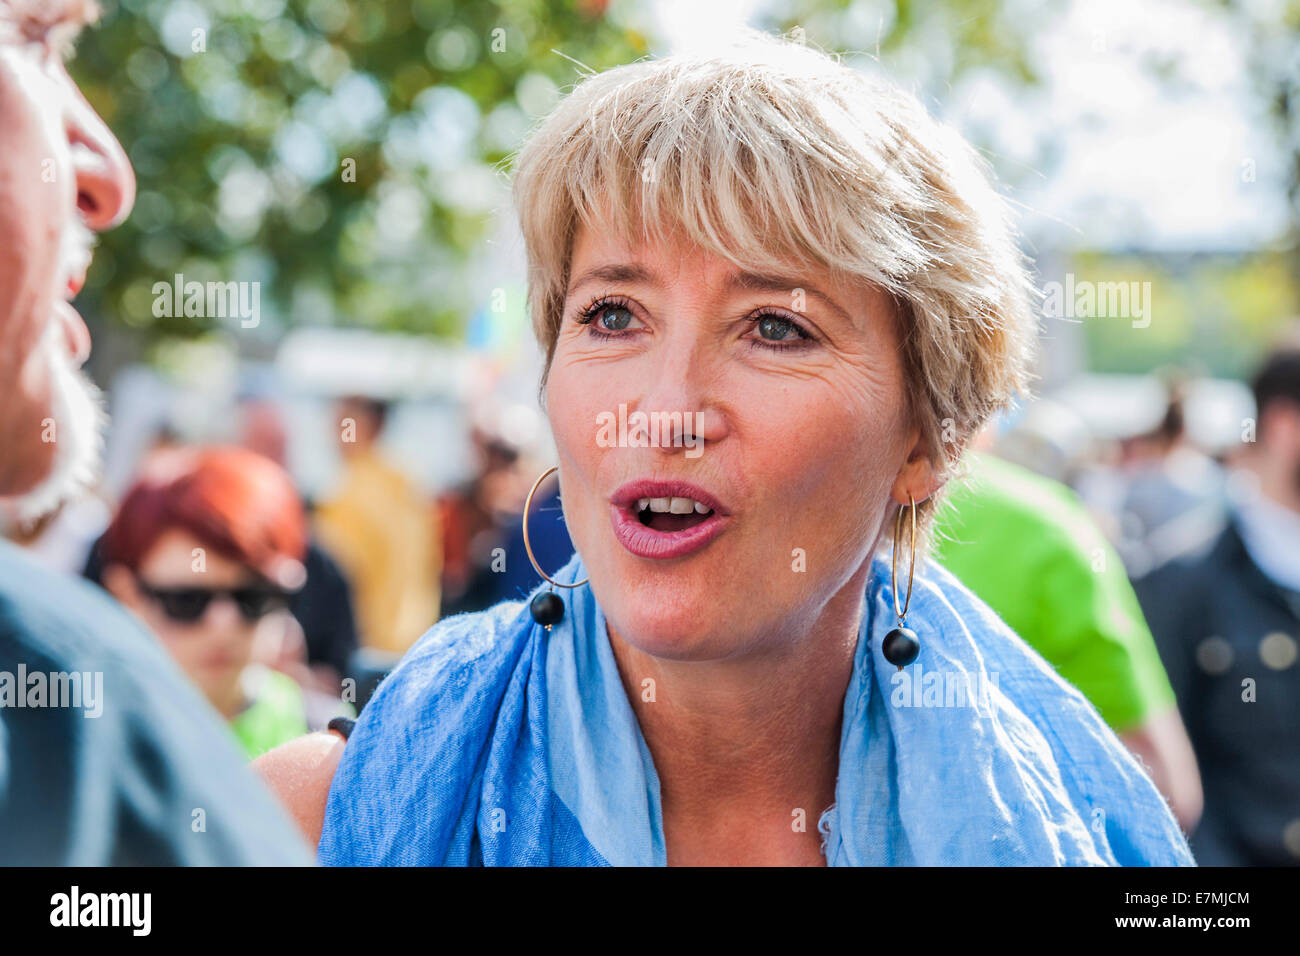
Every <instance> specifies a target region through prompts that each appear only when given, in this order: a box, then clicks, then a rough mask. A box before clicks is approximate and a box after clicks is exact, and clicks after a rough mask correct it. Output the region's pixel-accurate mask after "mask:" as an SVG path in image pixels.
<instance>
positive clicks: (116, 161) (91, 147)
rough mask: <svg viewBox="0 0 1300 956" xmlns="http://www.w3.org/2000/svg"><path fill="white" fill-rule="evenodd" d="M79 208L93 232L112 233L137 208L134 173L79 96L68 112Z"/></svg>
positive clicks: (91, 110) (104, 126) (124, 156)
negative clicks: (106, 230) (113, 228)
mask: <svg viewBox="0 0 1300 956" xmlns="http://www.w3.org/2000/svg"><path fill="white" fill-rule="evenodd" d="M65 122H66V125H67V134H68V146H69V147H70V149H71V153H72V169H73V172H74V174H75V175H76V178H77V208H78V209H79V210H81V215H82V217H83V218H84V219H85V222H86V225H87V226H89V227H90V228H91V229H96V230H102V229H110V228H112V227H113V226H116V225H118V224H119V223H121V222H122V220H123V219H125V218H126V217H127V215H128V214H129V213H130V212H131V207H132V206H133V205H134V204H135V173H134V171H133V170H132V169H131V161H130V160H129V159H127V158H126V152H125V150H123V149H122V144H121V143H119V142H118V141H117V137H116V136H114V135H113V134H112V132H110V131H109V128H108V127H107V126H106V125H105V124H104V121H103V120H102V119H100V118H99V114H98V113H96V112H95V111H94V109H93V108H92V107H91V105H90V104H89V103H87V102H86V101H85V99H83V98H82V97H81V95H80V93H78V94H77V95H76V96H75V97H74V98H73V101H72V104H71V105H70V106H69V108H68V111H67V118H66V120H65Z"/></svg>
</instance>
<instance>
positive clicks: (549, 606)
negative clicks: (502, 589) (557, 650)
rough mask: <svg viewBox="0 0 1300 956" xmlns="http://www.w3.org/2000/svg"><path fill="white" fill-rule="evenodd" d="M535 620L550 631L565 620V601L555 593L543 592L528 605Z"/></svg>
mask: <svg viewBox="0 0 1300 956" xmlns="http://www.w3.org/2000/svg"><path fill="white" fill-rule="evenodd" d="M528 610H529V611H530V612H531V613H532V615H533V620H534V621H536V622H537V623H538V624H540V625H542V627H544V628H546V629H547V630H548V631H549V630H550V629H551V628H552V627H554V626H555V625H556V624H559V623H560V621H562V620H564V601H562V600H561V599H560V596H559V595H558V594H556V593H555V592H554V591H543V592H542V593H541V594H539V595H537V597H535V598H533V600H532V603H531V604H529V605H528Z"/></svg>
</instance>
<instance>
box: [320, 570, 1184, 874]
mask: <svg viewBox="0 0 1300 956" xmlns="http://www.w3.org/2000/svg"><path fill="white" fill-rule="evenodd" d="M584 577H586V571H585V569H584V568H583V565H582V562H581V560H580V559H579V558H578V557H577V556H576V555H575V556H574V558H573V560H571V561H570V562H569V564H568V565H567V566H566V567H565V568H564V569H563V570H562V571H561V572H559V573H558V574H557V575H555V578H556V580H558V581H561V582H566V583H572V582H574V581H580V580H582V579H583V578H584ZM889 579H890V574H889V562H888V559H887V557H885V556H877V557H876V558H875V560H874V561H873V563H872V567H871V574H870V577H869V581H868V586H867V593H866V613H865V614H864V615H863V622H862V630H861V633H860V635H859V641H858V646H857V652H856V655H855V666H854V671H853V676H852V678H851V680H850V683H849V688H848V692H847V694H846V695H845V699H844V719H843V729H842V735H841V741H840V763H839V775H838V779H837V782H836V786H835V804H834V805H833V806H832V807H830V808H829V809H827V810H826V811H825V812H823V813H822V814H821V816H820V818H819V820H818V821H817V826H818V828H819V830H820V831H821V834H822V840H823V844H822V845H823V852H824V853H825V856H826V859H827V862H828V863H830V864H831V865H832V866H861V865H967V866H971V865H973V866H1002V865H1116V864H1118V865H1191V864H1192V862H1193V861H1192V857H1191V853H1190V852H1189V850H1188V848H1187V843H1186V841H1185V840H1184V839H1183V836H1182V834H1181V832H1180V831H1179V828H1178V824H1177V822H1176V821H1175V820H1174V818H1173V816H1172V814H1171V813H1170V811H1169V809H1168V807H1167V806H1166V805H1165V802H1164V800H1163V799H1162V798H1161V796H1160V794H1159V793H1158V792H1157V790H1156V789H1155V787H1154V786H1153V785H1152V783H1151V781H1150V780H1149V779H1147V777H1146V775H1145V774H1144V773H1143V771H1142V770H1141V769H1140V768H1139V766H1138V764H1137V762H1136V761H1135V760H1134V758H1133V757H1132V756H1131V755H1130V754H1129V752H1128V751H1127V750H1126V749H1125V748H1124V746H1123V745H1122V744H1121V743H1120V742H1119V740H1118V739H1117V738H1116V737H1115V735H1114V734H1113V733H1112V732H1111V730H1110V729H1109V728H1108V727H1107V726H1106V725H1105V723H1103V722H1102V720H1101V718H1100V717H1099V716H1098V714H1097V711H1096V710H1095V709H1094V708H1093V706H1092V705H1091V704H1089V703H1088V701H1087V700H1085V699H1084V697H1083V696H1082V695H1081V694H1080V693H1079V692H1078V691H1077V690H1075V689H1074V688H1073V687H1072V686H1070V685H1068V684H1066V683H1065V682H1064V681H1063V680H1061V678H1060V677H1058V676H1057V675H1056V672H1055V671H1054V670H1053V669H1052V668H1051V666H1050V665H1049V664H1047V662H1046V661H1044V660H1043V659H1042V658H1041V657H1040V656H1039V655H1038V654H1037V653H1035V652H1034V651H1033V650H1032V649H1030V648H1029V647H1028V646H1027V645H1026V644H1025V643H1024V642H1023V641H1022V640H1021V639H1020V638H1019V637H1017V636H1016V635H1015V634H1014V633H1013V632H1012V631H1011V630H1010V628H1008V627H1007V625H1006V624H1004V623H1003V621H1002V620H1001V618H999V617H998V616H997V615H996V614H995V613H994V612H993V611H992V610H990V609H989V608H988V607H987V606H986V605H985V604H983V603H982V602H981V601H980V600H979V599H978V598H976V597H975V596H974V595H973V594H971V593H970V591H968V590H966V588H965V587H963V586H962V585H961V584H960V583H959V582H958V581H957V580H956V579H955V578H954V577H952V575H951V574H949V573H948V572H947V571H946V570H944V569H943V568H942V567H940V566H938V565H936V564H934V563H932V562H927V563H925V564H924V566H918V568H917V576H916V581H915V585H914V589H913V592H912V598H911V607H910V609H909V612H908V626H909V627H912V628H913V629H914V630H915V631H916V632H917V634H918V635H919V636H920V639H921V653H920V656H919V657H918V658H917V660H916V662H915V663H913V664H912V665H910V666H909V667H908V668H906V669H905V670H903V671H902V672H899V671H898V670H897V669H896V668H895V667H893V666H892V665H890V664H889V663H887V662H886V661H885V659H884V657H883V655H882V654H881V651H880V647H881V642H882V640H883V639H884V636H885V635H886V634H887V633H888V632H889V630H890V629H891V628H892V627H893V626H894V625H895V623H896V619H895V617H894V615H893V605H892V595H891V592H890V583H889ZM564 597H565V603H566V605H567V610H566V613H565V616H564V619H563V620H562V621H561V622H560V623H559V624H558V625H556V626H555V627H554V628H553V629H552V631H551V632H550V634H547V632H546V631H545V630H544V629H543V628H541V627H540V626H538V625H537V624H535V623H534V622H533V620H532V618H531V617H530V615H529V613H528V606H527V603H526V602H525V603H519V602H508V603H503V604H499V605H497V606H496V607H493V608H491V609H489V610H487V611H483V612H480V613H476V614H462V615H458V616H456V617H452V618H448V619H445V620H443V621H441V622H440V623H439V624H438V625H437V626H436V627H434V628H433V629H432V630H431V631H430V632H429V633H428V634H426V635H425V636H424V637H423V638H422V639H421V640H420V642H419V643H418V644H416V645H415V647H413V648H412V649H411V650H410V651H409V652H408V653H407V655H406V657H405V658H404V659H403V660H402V662H401V664H399V665H398V667H397V668H396V669H395V670H394V671H393V673H392V674H391V675H389V677H388V678H387V679H386V680H385V681H384V682H383V684H381V685H380V687H379V689H378V690H377V691H376V693H375V696H374V697H373V698H372V699H371V701H370V702H369V704H367V706H366V708H365V709H364V710H363V711H362V714H361V718H360V719H359V720H358V722H357V724H356V727H355V728H354V730H353V733H352V736H351V739H350V740H349V741H348V744H347V747H346V749H345V751H344V755H343V759H342V762H341V763H340V765H339V768H338V771H337V772H336V774H335V776H334V783H333V786H332V788H331V790H330V795H329V802H328V805H327V808H326V815H325V824H324V829H323V832H322V835H321V842H320V861H321V863H323V864H327V865H329V864H333V865H368V864H384V865H392V864H416V865H439V864H447V865H466V864H468V865H478V864H485V865H529V864H541V865H604V864H612V865H615V866H654V865H663V864H664V862H665V851H664V836H663V818H662V813H661V809H660V801H659V778H658V776H657V774H656V773H655V767H654V762H653V760H652V758H651V755H650V752H649V749H648V748H647V746H646V743H645V740H644V738H643V737H642V735H641V731H640V728H639V726H638V724H637V721H636V717H635V715H634V713H633V711H632V707H631V705H630V703H629V702H628V699H627V695H626V693H625V691H624V689H623V684H622V681H621V680H620V678H619V671H618V667H617V665H616V664H615V661H614V656H613V652H612V651H611V649H610V645H609V640H608V637H607V633H606V630H605V618H604V615H603V614H602V613H601V610H600V607H599V606H598V605H597V603H596V601H595V599H594V597H593V596H592V593H591V590H590V587H589V586H587V585H584V586H582V587H580V588H576V589H573V590H571V591H567V592H565V594H564Z"/></svg>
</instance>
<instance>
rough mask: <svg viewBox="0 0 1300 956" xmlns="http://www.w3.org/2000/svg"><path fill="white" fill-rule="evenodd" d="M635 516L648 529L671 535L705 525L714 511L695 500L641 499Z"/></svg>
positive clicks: (637, 503)
mask: <svg viewBox="0 0 1300 956" xmlns="http://www.w3.org/2000/svg"><path fill="white" fill-rule="evenodd" d="M635 514H636V518H637V520H638V521H640V522H641V524H643V525H645V526H646V527H647V528H653V529H654V530H655V531H664V532H669V533H671V532H675V531H685V530H687V529H688V528H694V527H696V526H697V525H701V524H703V523H704V522H705V521H707V520H708V519H709V516H710V515H712V514H713V509H712V508H710V507H709V506H708V505H705V504H703V503H701V502H699V501H696V500H695V499H694V498H640V499H638V500H637V502H636V507H635Z"/></svg>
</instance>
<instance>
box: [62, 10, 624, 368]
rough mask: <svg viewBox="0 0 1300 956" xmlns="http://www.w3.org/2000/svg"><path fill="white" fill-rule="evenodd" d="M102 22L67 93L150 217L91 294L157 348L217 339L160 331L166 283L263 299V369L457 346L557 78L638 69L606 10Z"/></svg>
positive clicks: (130, 232) (131, 15) (122, 236)
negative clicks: (352, 333)
mask: <svg viewBox="0 0 1300 956" xmlns="http://www.w3.org/2000/svg"><path fill="white" fill-rule="evenodd" d="M103 6H104V7H105V13H104V16H103V17H102V18H101V21H100V23H99V24H98V25H97V26H96V27H94V28H92V29H90V30H87V31H85V33H84V34H83V36H82V38H81V40H80V42H79V44H78V49H77V55H76V57H75V60H74V61H73V63H72V64H71V71H72V72H73V75H74V77H75V78H76V80H77V81H78V83H79V84H80V85H81V87H82V89H83V90H84V92H85V94H86V96H87V98H88V99H89V100H90V102H91V103H92V105H94V106H95V107H96V108H97V109H98V110H99V112H100V113H101V115H102V116H103V117H104V118H105V120H106V121H107V122H108V124H109V126H110V127H111V128H112V129H113V130H114V131H115V132H116V133H117V135H118V137H119V139H120V140H121V141H122V143H123V144H124V145H125V146H126V149H127V151H128V153H129V154H130V157H131V161H132V163H133V165H134V166H135V170H136V175H137V180H138V184H139V198H138V201H137V203H136V208H135V211H134V213H133V214H132V216H131V217H130V219H129V220H128V221H127V222H126V224H125V225H123V226H122V227H120V228H119V229H116V230H113V231H112V232H109V233H107V234H105V235H104V236H103V238H102V240H101V244H100V247H99V251H98V252H97V255H96V263H95V268H94V269H92V270H91V275H90V277H89V285H88V287H87V290H86V293H85V294H86V299H87V300H88V301H89V303H90V305H91V309H92V311H96V306H97V311H99V312H100V313H103V314H104V315H105V316H106V317H107V318H108V320H109V321H110V322H121V323H125V324H126V325H128V326H131V327H134V328H137V329H139V330H141V331H142V332H143V333H145V335H144V337H145V338H147V339H149V340H155V339H157V338H159V337H162V336H167V335H177V334H179V335H193V334H198V333H203V332H208V331H212V329H213V325H214V320H212V319H208V318H186V317H184V316H181V317H157V316H155V315H154V310H153V303H154V296H153V293H152V292H151V289H152V286H153V284H154V283H155V282H171V280H172V276H173V275H174V274H175V273H182V274H183V275H184V276H185V279H186V280H187V281H188V280H198V281H209V280H222V281H228V280H239V281H260V282H261V283H262V309H263V315H264V317H265V318H264V321H263V325H262V327H260V328H259V329H257V330H252V331H249V332H245V335H246V336H251V337H252V338H253V340H254V341H253V342H252V343H251V346H252V347H254V348H255V347H256V343H257V341H258V340H259V339H260V340H261V341H263V342H265V343H266V344H267V345H270V344H271V343H273V342H274V340H275V339H276V338H277V337H278V333H279V332H281V331H282V330H283V328H284V326H285V325H288V324H300V323H309V322H321V323H338V324H348V325H361V326H368V327H373V328H385V329H402V330H406V331H415V332H425V333H432V334H436V335H457V334H458V333H459V332H460V331H461V329H462V328H463V326H464V324H465V322H466V321H467V318H468V315H469V312H470V311H471V310H472V309H473V308H474V307H476V306H477V305H478V303H474V302H470V301H467V296H468V294H469V293H468V292H467V290H466V283H463V282H458V281H457V278H458V274H459V271H460V270H462V269H463V268H464V267H465V264H466V262H467V261H468V256H469V253H470V252H471V251H472V250H473V249H474V248H475V247H476V246H477V245H479V244H481V243H482V242H483V241H484V239H485V238H486V237H485V230H486V227H487V226H488V224H489V223H490V213H491V212H492V211H493V210H494V209H495V208H497V207H499V206H500V205H501V203H502V192H501V187H502V184H503V183H504V180H505V172H504V169H503V168H502V166H503V161H505V160H507V158H508V155H509V153H510V152H511V151H513V150H515V149H517V148H518V146H519V143H520V140H521V139H522V137H523V134H524V133H525V132H526V130H527V129H528V127H529V126H530V124H531V123H532V122H533V121H534V120H535V119H536V118H537V117H538V116H539V115H540V114H541V113H543V112H545V110H546V109H548V108H549V106H550V105H551V104H552V103H553V102H554V100H555V98H556V97H557V96H558V94H559V91H560V90H562V89H563V88H565V87H567V86H569V85H570V84H572V82H573V81H574V80H575V79H576V78H577V76H578V68H577V67H575V65H574V63H573V62H571V61H570V60H568V59H566V58H565V56H568V57H572V58H574V59H576V60H580V61H582V62H583V63H585V64H588V65H590V66H591V67H593V68H594V69H597V70H599V69H604V68H606V67H609V66H613V65H616V64H619V63H624V62H629V61H631V60H634V59H636V58H638V57H640V56H642V55H644V54H645V53H646V50H647V44H646V40H645V38H644V37H642V36H640V35H639V34H637V33H636V32H634V31H632V30H629V29H624V28H620V27H617V26H615V25H613V24H612V23H611V22H610V21H609V20H608V19H607V18H606V16H605V15H604V13H605V10H604V8H605V3H604V2H603V0H587V2H576V3H575V2H565V3H544V2H540V0H475V2H472V3H470V2H456V3H453V2H451V0H366V2H364V3H360V2H345V0H287V2H286V0H116V2H107V3H105V4H104V5H103ZM552 49H556V50H560V51H561V52H562V53H563V54H565V56H561V55H558V54H556V53H554V52H552ZM353 174H354V175H353ZM353 180H354V181H353ZM268 313H269V315H268ZM244 344H245V346H246V347H249V346H250V343H249V341H248V339H247V338H245V339H244Z"/></svg>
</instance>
